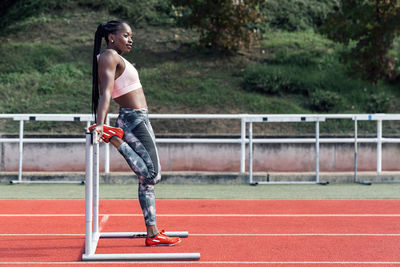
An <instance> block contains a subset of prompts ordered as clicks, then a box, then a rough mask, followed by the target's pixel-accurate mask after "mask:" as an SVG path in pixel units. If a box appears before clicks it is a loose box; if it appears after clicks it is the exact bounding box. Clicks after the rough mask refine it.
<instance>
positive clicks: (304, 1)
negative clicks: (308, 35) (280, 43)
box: [262, 0, 337, 31]
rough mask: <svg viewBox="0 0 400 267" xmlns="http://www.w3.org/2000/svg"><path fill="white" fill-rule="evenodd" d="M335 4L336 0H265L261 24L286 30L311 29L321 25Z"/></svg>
mask: <svg viewBox="0 0 400 267" xmlns="http://www.w3.org/2000/svg"><path fill="white" fill-rule="evenodd" d="M336 5H337V0H322V1H321V0H280V1H266V2H265V5H264V6H263V8H262V16H263V25H264V27H271V28H275V29H282V30H287V31H297V30H305V29H312V28H314V27H316V26H319V25H321V24H322V22H323V21H324V20H325V19H326V17H327V15H328V14H329V13H330V12H331V11H332V9H333V8H334V7H335V6H336Z"/></svg>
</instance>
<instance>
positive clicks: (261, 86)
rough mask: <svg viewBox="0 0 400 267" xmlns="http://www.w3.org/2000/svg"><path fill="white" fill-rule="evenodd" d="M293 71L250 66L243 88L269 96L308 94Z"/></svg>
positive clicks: (244, 76) (245, 75)
mask: <svg viewBox="0 0 400 267" xmlns="http://www.w3.org/2000/svg"><path fill="white" fill-rule="evenodd" d="M293 70H294V68H285V67H283V68H282V67H277V66H262V65H255V66H250V67H248V68H246V70H245V71H244V73H243V75H242V76H243V80H242V87H243V88H244V89H245V90H247V91H256V92H263V93H267V94H282V93H306V92H307V90H306V88H305V87H304V84H303V83H302V82H301V80H299V79H298V78H297V77H296V75H293V72H292V71H293ZM291 74H292V75H291Z"/></svg>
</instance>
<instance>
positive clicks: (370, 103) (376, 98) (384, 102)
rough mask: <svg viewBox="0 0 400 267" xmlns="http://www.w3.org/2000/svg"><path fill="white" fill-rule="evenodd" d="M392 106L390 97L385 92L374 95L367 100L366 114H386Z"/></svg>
mask: <svg viewBox="0 0 400 267" xmlns="http://www.w3.org/2000/svg"><path fill="white" fill-rule="evenodd" d="M389 106H390V97H389V96H388V95H387V94H385V93H384V92H381V93H378V94H372V95H370V97H369V98H368V99H367V105H366V110H365V111H366V112H368V113H384V112H387V111H388V109H389Z"/></svg>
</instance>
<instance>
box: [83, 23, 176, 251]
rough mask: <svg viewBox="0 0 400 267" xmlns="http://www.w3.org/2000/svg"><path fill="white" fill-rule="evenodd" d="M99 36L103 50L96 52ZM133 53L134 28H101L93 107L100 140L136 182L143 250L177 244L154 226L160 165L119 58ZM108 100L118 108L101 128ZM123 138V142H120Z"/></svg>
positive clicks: (134, 79) (132, 76)
mask: <svg viewBox="0 0 400 267" xmlns="http://www.w3.org/2000/svg"><path fill="white" fill-rule="evenodd" d="M102 38H104V39H105V41H106V44H107V48H106V49H105V50H104V51H102V52H100V48H101V41H102ZM131 49H132V29H131V27H129V25H128V24H127V23H126V22H124V21H121V20H113V21H109V22H107V23H106V24H100V25H99V26H98V28H97V31H96V34H95V39H94V51H93V73H92V75H93V85H92V86H93V92H92V108H93V113H94V114H95V118H96V125H95V126H93V127H91V130H93V131H96V132H97V133H98V137H99V140H100V138H102V139H103V140H104V141H105V142H111V143H112V144H113V145H114V146H115V147H116V148H117V149H118V151H119V152H120V153H121V154H122V156H123V157H124V158H125V160H126V161H127V163H128V165H129V166H130V168H131V169H132V170H133V171H134V172H135V173H136V175H137V176H138V178H139V202H140V206H141V208H142V211H143V215H144V220H145V224H146V230H147V237H146V241H145V244H146V246H155V245H170V246H171V245H175V244H177V243H179V242H180V239H179V238H178V237H168V236H166V235H164V234H163V232H159V231H158V229H157V225H156V209H155V196H154V185H155V184H157V183H158V182H159V181H160V179H161V168H160V161H159V157H158V153H157V148H156V145H155V137H154V133H153V129H152V127H151V125H150V122H149V119H148V112H147V104H146V98H145V96H144V93H143V89H142V85H141V83H140V80H139V76H138V72H137V71H136V69H135V67H134V66H133V65H132V64H131V63H129V62H128V61H127V60H126V59H125V58H123V57H122V56H121V55H122V54H123V53H126V52H129V51H130V50H131ZM111 98H113V99H114V101H115V102H116V103H117V104H118V105H119V106H120V111H119V116H118V119H117V122H116V126H117V127H118V128H121V129H122V130H123V135H122V134H120V135H118V134H117V133H119V132H120V133H122V131H121V130H120V129H116V128H113V127H109V126H105V125H104V123H105V121H106V117H107V113H108V109H109V106H110V100H111ZM121 137H122V138H121Z"/></svg>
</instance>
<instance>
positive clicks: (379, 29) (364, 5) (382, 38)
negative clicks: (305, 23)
mask: <svg viewBox="0 0 400 267" xmlns="http://www.w3.org/2000/svg"><path fill="white" fill-rule="evenodd" d="M399 30H400V0H341V5H340V7H339V8H338V9H337V11H336V12H335V13H333V14H331V15H330V16H329V17H328V19H327V21H326V22H325V23H324V24H323V25H322V27H321V28H320V31H321V32H322V33H325V34H327V36H328V38H330V39H332V40H334V41H337V42H341V43H343V44H346V45H349V44H351V45H354V46H353V48H352V49H351V53H349V54H348V55H346V56H345V57H344V60H345V61H346V62H348V63H349V65H350V67H351V71H352V72H354V73H357V74H359V75H360V76H361V77H363V78H364V79H366V80H369V81H370V82H372V83H376V82H377V81H378V80H379V79H382V78H385V79H388V80H394V79H395V78H396V77H397V76H398V73H397V72H396V70H395V64H396V63H395V61H396V59H395V58H392V57H390V56H389V55H388V51H389V49H390V47H391V46H392V45H393V40H394V38H395V37H396V36H397V34H398V33H399Z"/></svg>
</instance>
